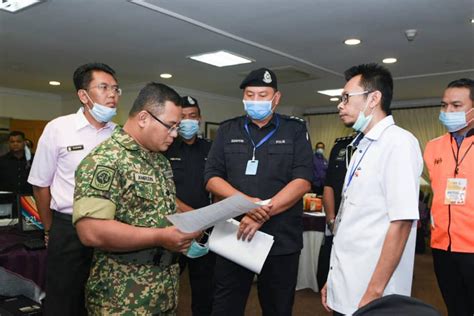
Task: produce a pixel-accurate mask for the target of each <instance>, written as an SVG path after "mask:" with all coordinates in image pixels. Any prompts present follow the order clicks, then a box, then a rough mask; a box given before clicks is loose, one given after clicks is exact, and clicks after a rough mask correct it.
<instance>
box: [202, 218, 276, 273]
mask: <svg viewBox="0 0 474 316" xmlns="http://www.w3.org/2000/svg"><path fill="white" fill-rule="evenodd" d="M239 224H240V223H239V222H238V221H236V220H234V219H229V220H227V221H224V222H220V223H218V224H217V225H216V226H214V229H213V230H212V234H211V236H210V237H209V249H210V250H211V251H213V252H215V253H217V254H218V255H220V256H222V257H224V258H226V259H228V260H230V261H232V262H235V263H237V264H238V265H241V266H243V267H244V268H247V269H249V270H250V271H253V272H255V273H257V274H259V273H260V271H261V270H262V267H263V264H264V263H265V260H266V259H267V256H268V253H269V252H270V249H271V248H272V245H273V236H272V235H269V234H266V233H263V232H261V231H257V232H256V233H255V235H254V236H253V238H252V240H251V241H243V240H242V239H240V240H238V239H237V230H238V229H239Z"/></svg>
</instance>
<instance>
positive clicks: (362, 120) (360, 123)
mask: <svg viewBox="0 0 474 316" xmlns="http://www.w3.org/2000/svg"><path fill="white" fill-rule="evenodd" d="M368 105H369V103H367V104H366V105H365V107H364V109H363V110H362V111H360V112H359V116H358V117H357V120H356V121H355V123H354V125H352V128H353V129H354V130H355V131H356V132H363V131H365V129H366V128H367V126H369V123H370V121H371V120H372V118H373V117H374V116H373V115H372V114H370V115H368V116H365V114H364V112H365V110H366V109H367V106H368Z"/></svg>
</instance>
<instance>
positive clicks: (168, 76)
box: [160, 74, 173, 79]
mask: <svg viewBox="0 0 474 316" xmlns="http://www.w3.org/2000/svg"><path fill="white" fill-rule="evenodd" d="M160 77H161V78H163V79H169V78H171V77H173V75H172V74H161V75H160Z"/></svg>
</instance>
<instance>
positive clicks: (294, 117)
mask: <svg viewBox="0 0 474 316" xmlns="http://www.w3.org/2000/svg"><path fill="white" fill-rule="evenodd" d="M288 118H289V119H290V120H295V121H298V122H301V123H305V124H306V121H305V120H304V119H302V118H301V117H298V116H293V115H292V116H289V117H288Z"/></svg>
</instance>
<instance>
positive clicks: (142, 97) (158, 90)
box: [128, 82, 181, 117]
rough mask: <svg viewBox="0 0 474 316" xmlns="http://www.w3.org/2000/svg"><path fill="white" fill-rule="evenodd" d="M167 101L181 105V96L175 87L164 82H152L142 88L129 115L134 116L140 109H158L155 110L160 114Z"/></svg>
mask: <svg viewBox="0 0 474 316" xmlns="http://www.w3.org/2000/svg"><path fill="white" fill-rule="evenodd" d="M166 101H171V102H173V103H174V104H176V105H177V106H181V97H180V96H179V94H178V93H177V92H176V91H175V90H174V89H172V88H170V87H168V86H167V85H165V84H162V83H158V82H150V83H148V84H147V85H146V86H145V87H144V88H143V89H141V90H140V92H139V93H138V96H137V98H136V99H135V101H134V102H133V106H132V108H131V109H130V112H129V114H128V115H129V116H130V117H133V116H135V115H136V114H137V113H139V112H140V111H143V110H154V109H158V111H157V112H155V114H156V115H158V114H159V113H161V112H162V109H163V107H164V106H165V102H166Z"/></svg>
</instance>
